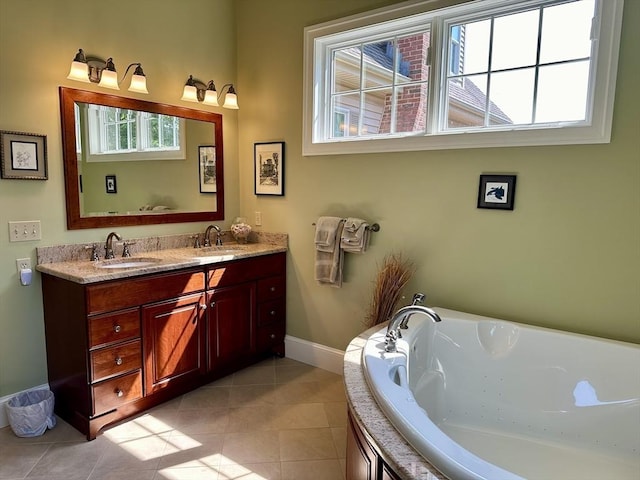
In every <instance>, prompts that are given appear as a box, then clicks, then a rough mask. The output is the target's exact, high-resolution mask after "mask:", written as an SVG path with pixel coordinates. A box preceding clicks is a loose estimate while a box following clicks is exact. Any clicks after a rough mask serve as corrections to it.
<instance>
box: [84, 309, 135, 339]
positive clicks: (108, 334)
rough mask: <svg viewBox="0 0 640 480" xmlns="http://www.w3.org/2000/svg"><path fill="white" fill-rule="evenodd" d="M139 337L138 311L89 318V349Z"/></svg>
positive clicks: (125, 311)
mask: <svg viewBox="0 0 640 480" xmlns="http://www.w3.org/2000/svg"><path fill="white" fill-rule="evenodd" d="M138 337H140V309H139V308H132V309H130V310H123V311H120V312H115V313H109V314H107V315H100V316H95V317H89V348H95V347H99V346H101V345H107V344H109V343H115V342H122V341H125V340H130V339H134V338H138Z"/></svg>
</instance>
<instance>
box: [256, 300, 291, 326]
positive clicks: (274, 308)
mask: <svg viewBox="0 0 640 480" xmlns="http://www.w3.org/2000/svg"><path fill="white" fill-rule="evenodd" d="M285 308H286V306H285V299H284V298H278V299H276V300H271V301H270V302H263V303H261V304H260V305H258V326H259V327H261V326H263V325H269V324H271V323H274V322H282V323H283V324H284V322H285V319H286V315H285V312H286V311H285Z"/></svg>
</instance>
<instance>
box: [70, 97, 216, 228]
mask: <svg viewBox="0 0 640 480" xmlns="http://www.w3.org/2000/svg"><path fill="white" fill-rule="evenodd" d="M76 102H80V103H87V104H89V103H92V104H96V105H105V106H109V107H119V108H128V109H131V110H141V111H146V112H152V113H161V114H164V115H172V116H175V117H182V118H186V119H191V120H199V121H201V122H211V123H214V124H215V126H214V132H213V135H214V137H215V145H216V182H217V192H216V209H215V210H212V211H210V212H207V211H202V212H180V213H171V212H169V213H152V214H151V213H147V214H145V213H144V212H140V214H135V215H106V216H95V217H83V216H82V213H81V211H80V191H79V182H78V162H77V153H76V122H75V112H74V105H75V103H76ZM60 117H61V121H62V156H63V162H64V185H65V197H66V204H67V228H68V229H69V230H78V229H82V228H101V227H122V226H130V225H154V224H161V223H183V222H208V221H217V220H224V178H223V163H224V161H223V158H224V155H223V152H224V149H223V144H222V115H220V114H218V113H212V112H205V111H201V110H192V109H190V108H184V107H177V106H173V105H164V104H160V103H153V102H146V101H144V100H136V99H132V98H125V97H118V96H115V95H106V94H104V93H98V92H88V91H85V90H76V89H73V88H67V87H60ZM196 188H197V186H196Z"/></svg>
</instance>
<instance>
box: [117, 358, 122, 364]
mask: <svg viewBox="0 0 640 480" xmlns="http://www.w3.org/2000/svg"><path fill="white" fill-rule="evenodd" d="M116 365H118V366H120V365H122V358H121V357H116Z"/></svg>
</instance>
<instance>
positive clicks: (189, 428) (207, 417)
mask: <svg viewBox="0 0 640 480" xmlns="http://www.w3.org/2000/svg"><path fill="white" fill-rule="evenodd" d="M228 412H229V409H227V408H211V409H202V410H181V411H180V412H178V415H177V416H176V419H175V430H176V433H183V434H198V433H200V434H202V433H224V431H225V430H226V428H227V423H228V421H229V417H228Z"/></svg>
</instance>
